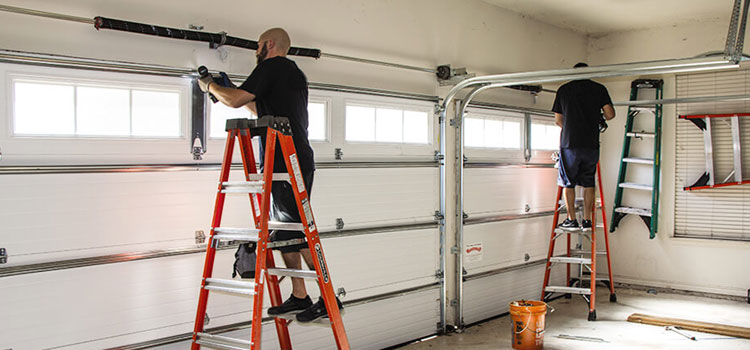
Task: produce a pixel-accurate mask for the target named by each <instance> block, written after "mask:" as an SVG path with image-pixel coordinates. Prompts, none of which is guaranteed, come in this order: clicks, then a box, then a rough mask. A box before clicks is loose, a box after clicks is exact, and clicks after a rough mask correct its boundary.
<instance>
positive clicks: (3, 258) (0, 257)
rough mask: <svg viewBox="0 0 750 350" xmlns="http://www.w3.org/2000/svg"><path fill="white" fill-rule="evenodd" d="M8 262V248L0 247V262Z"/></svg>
mask: <svg viewBox="0 0 750 350" xmlns="http://www.w3.org/2000/svg"><path fill="white" fill-rule="evenodd" d="M7 262H8V250H6V249H5V248H0V264H5V263H7Z"/></svg>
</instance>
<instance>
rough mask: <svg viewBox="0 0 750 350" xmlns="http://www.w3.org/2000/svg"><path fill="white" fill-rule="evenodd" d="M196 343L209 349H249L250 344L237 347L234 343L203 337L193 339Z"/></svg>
mask: <svg viewBox="0 0 750 350" xmlns="http://www.w3.org/2000/svg"><path fill="white" fill-rule="evenodd" d="M195 343H196V344H198V345H200V346H201V347H204V346H205V347H207V348H211V349H219V350H248V349H250V346H247V347H239V346H236V345H229V344H224V343H219V342H216V341H212V340H204V339H198V340H196V341H195Z"/></svg>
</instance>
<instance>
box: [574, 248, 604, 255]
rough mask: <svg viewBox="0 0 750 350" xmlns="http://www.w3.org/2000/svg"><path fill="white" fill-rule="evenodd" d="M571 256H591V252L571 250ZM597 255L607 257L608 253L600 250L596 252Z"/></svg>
mask: <svg viewBox="0 0 750 350" xmlns="http://www.w3.org/2000/svg"><path fill="white" fill-rule="evenodd" d="M570 254H591V251H590V250H585V249H571V250H570ZM596 255H607V251H606V250H599V251H597V252H596Z"/></svg>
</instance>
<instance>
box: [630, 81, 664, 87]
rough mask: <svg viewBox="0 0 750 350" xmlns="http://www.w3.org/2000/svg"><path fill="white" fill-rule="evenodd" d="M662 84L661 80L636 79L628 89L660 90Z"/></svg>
mask: <svg viewBox="0 0 750 350" xmlns="http://www.w3.org/2000/svg"><path fill="white" fill-rule="evenodd" d="M662 84H664V80H661V79H638V80H633V82H632V83H630V88H631V89H635V88H660V87H661V86H662Z"/></svg>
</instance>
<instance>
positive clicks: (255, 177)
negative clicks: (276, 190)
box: [248, 173, 291, 182]
mask: <svg viewBox="0 0 750 350" xmlns="http://www.w3.org/2000/svg"><path fill="white" fill-rule="evenodd" d="M248 177H249V178H250V181H263V174H248ZM273 181H286V182H291V180H290V179H289V173H273Z"/></svg>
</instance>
